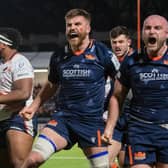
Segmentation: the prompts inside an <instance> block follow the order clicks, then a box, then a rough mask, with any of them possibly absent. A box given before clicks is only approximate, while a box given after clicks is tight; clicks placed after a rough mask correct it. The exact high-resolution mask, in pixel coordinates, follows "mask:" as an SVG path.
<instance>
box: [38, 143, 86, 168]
mask: <svg viewBox="0 0 168 168" xmlns="http://www.w3.org/2000/svg"><path fill="white" fill-rule="evenodd" d="M40 168H89V162H88V160H87V159H86V157H85V156H84V154H83V152H82V151H81V149H80V148H78V147H77V146H76V145H75V146H74V147H73V148H72V149H71V150H62V151H60V152H58V153H56V154H54V155H52V157H50V159H49V160H47V161H46V162H45V163H44V164H43V165H42V166H40Z"/></svg>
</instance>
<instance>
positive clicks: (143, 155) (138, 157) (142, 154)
mask: <svg viewBox="0 0 168 168" xmlns="http://www.w3.org/2000/svg"><path fill="white" fill-rule="evenodd" d="M134 159H135V160H144V159H146V153H145V152H136V153H134Z"/></svg>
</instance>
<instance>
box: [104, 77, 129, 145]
mask: <svg viewBox="0 0 168 168" xmlns="http://www.w3.org/2000/svg"><path fill="white" fill-rule="evenodd" d="M127 93H128V89H127V88H126V87H125V86H123V85H122V84H121V83H120V82H119V81H118V80H116V81H115V85H114V92H113V95H112V97H111V98H110V102H109V113H108V119H107V123H106V127H105V131H104V134H103V137H102V139H103V140H104V141H107V142H110V139H111V138H112V133H113V130H114V127H115V125H116V122H117V119H118V117H119V113H120V111H121V109H122V105H123V102H124V100H125V97H126V95H127Z"/></svg>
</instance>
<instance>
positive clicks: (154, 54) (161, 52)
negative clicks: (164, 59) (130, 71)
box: [147, 44, 167, 57]
mask: <svg viewBox="0 0 168 168" xmlns="http://www.w3.org/2000/svg"><path fill="white" fill-rule="evenodd" d="M166 50H167V45H166V44H165V45H163V46H162V47H161V48H160V49H159V50H158V51H154V52H148V50H147V53H148V55H149V57H158V56H163V55H164V54H165V52H166Z"/></svg>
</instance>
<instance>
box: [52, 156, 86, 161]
mask: <svg viewBox="0 0 168 168" xmlns="http://www.w3.org/2000/svg"><path fill="white" fill-rule="evenodd" d="M50 159H53V160H57V159H59V160H63V159H67V160H86V159H87V158H86V157H76V156H52V157H51V158H50Z"/></svg>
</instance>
